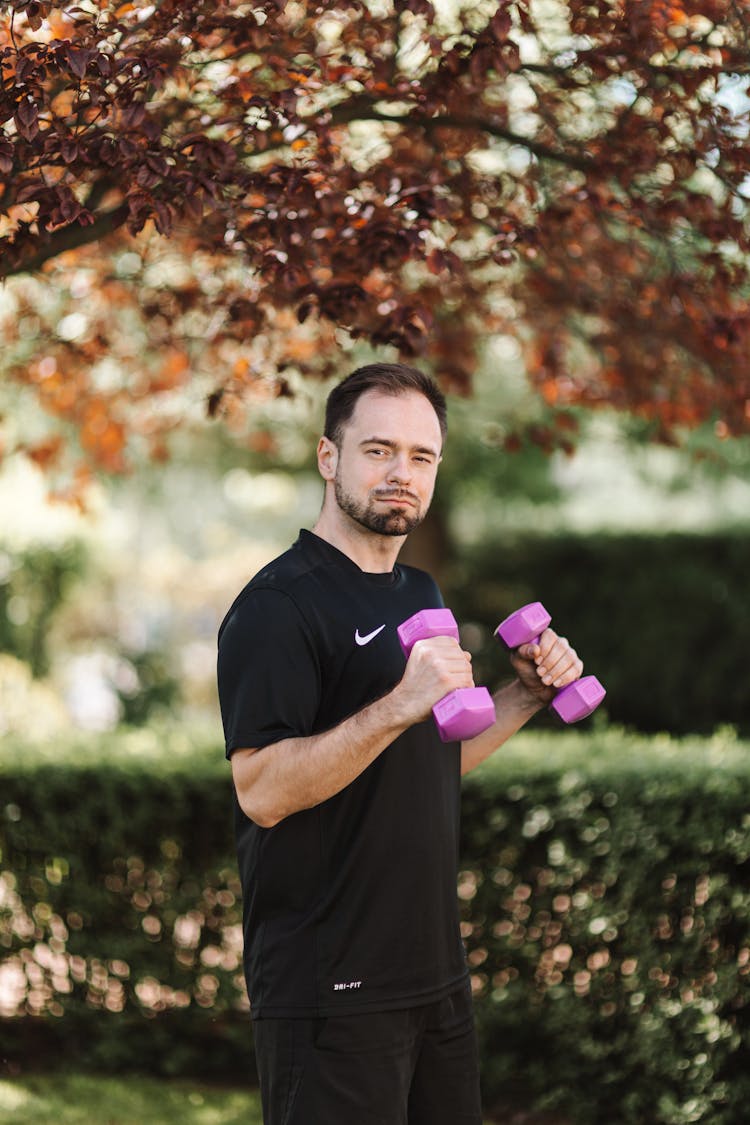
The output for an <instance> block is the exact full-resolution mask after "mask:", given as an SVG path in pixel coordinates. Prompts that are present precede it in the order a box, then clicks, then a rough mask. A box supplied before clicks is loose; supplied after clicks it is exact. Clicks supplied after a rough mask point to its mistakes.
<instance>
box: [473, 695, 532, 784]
mask: <svg viewBox="0 0 750 1125" xmlns="http://www.w3.org/2000/svg"><path fill="white" fill-rule="evenodd" d="M493 700H494V703H495V713H496V715H497V719H496V721H495V722H494V723H493V724H492V726H491V727H488V729H487V730H485V731H482V733H481V734H478V735H477V736H476V737H475V738H471V739H467V740H466V741H465V742H462V743H461V773H462V774H464V773H468V772H469V770H473V769H474V767H475V766H478V765H479V764H480V762H483V761H484V760H485V758H489V756H490V754H492V753H493V752H494V751H495V750H497V749H498V748H499V747H500V746H502V745H503V743H505V742H507V740H508V739H509V738H510V737H511V736H512V735H514V734H515V733H516V731H518V730H520V729H521V727H522V726H523V725H524V724H525V723H527V722H528V721H529V719H530V718H532V716H533V715H536V713H537V711H540V710H541V709H542V707H543V703H542V702H541V701H539V700H536V699H534V698H533V697H532V696H531V695H530V693H529V692H528V691H527V690H526V688H524V687H523V686H522V685H521V683H520V682H519V681H518V680H514V681H513V682H512V683H510V684H506V686H505V687H502V688H500V690H499V691H497V692H496V693H495V695H494V696H493Z"/></svg>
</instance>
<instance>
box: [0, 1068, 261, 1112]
mask: <svg viewBox="0 0 750 1125" xmlns="http://www.w3.org/2000/svg"><path fill="white" fill-rule="evenodd" d="M92 1122H96V1125H170V1123H172V1122H173V1123H174V1125H177V1123H178V1122H179V1125H261V1123H262V1117H261V1111H260V1098H259V1097H258V1095H257V1093H256V1092H255V1091H252V1090H240V1089H227V1088H226V1087H222V1086H211V1085H208V1084H206V1083H200V1082H191V1081H187V1080H175V1079H169V1080H166V1079H158V1078H143V1077H136V1076H132V1075H129V1076H127V1077H125V1078H111V1077H102V1076H99V1075H97V1076H94V1075H88V1074H75V1073H73V1074H70V1073H68V1074H28V1075H24V1076H23V1077H19V1078H0V1123H2V1125H92Z"/></svg>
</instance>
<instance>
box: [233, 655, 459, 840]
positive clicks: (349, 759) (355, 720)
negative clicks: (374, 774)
mask: <svg viewBox="0 0 750 1125" xmlns="http://www.w3.org/2000/svg"><path fill="white" fill-rule="evenodd" d="M473 686H474V681H473V679H472V675H471V658H470V656H469V655H468V653H466V652H464V651H463V650H462V649H461V647H460V646H459V645H458V643H457V642H456V641H455V640H453V638H451V637H432V638H430V639H429V640H424V641H417V643H416V644H415V645H414V647H413V649H412V651H411V654H410V656H409V659H408V661H407V664H406V670H405V671H404V675H403V678H402V679H401V681H400V682H399V683H398V684H397V685H396V687H395V688H393V689H392V691H390V692H388V694H387V695H384V696H383V697H382V698H381V699H377V700H375V701H374V702H373V703H370V704H368V705H367V706H366V707H364V708H363V709H362V710H361V711H358V712H356V714H354V715H351V716H349V718H347V719H344V721H343V722H341V723H339V724H338V725H337V726H335V727H333V728H332V729H331V730H328V731H325V732H323V733H321V734H314V735H308V736H306V737H300V738H285V739H283V740H282V741H280V742H275V743H272V744H271V745H269V746H264V747H261V748H260V749H256V748H243V749H237V750H235V751H234V752H233V753H232V757H231V761H232V778H233V781H234V785H235V789H236V792H237V799H238V801H239V803H240V807H241V808H242V810H243V812H244V813H245V815H246V816H248V817H249V818H250V819H251V820H253V821H255V823H256V824H258V825H260V826H261V828H272V827H273V826H274V825H275V824H278V823H279V822H280V821H281V820H283V819H284V818H285V817H287V816H290V815H291V814H292V813H295V812H299V811H300V810H301V809H309V808H313V807H314V806H315V805H319V804H320V803H321V802H322V801H326V800H328V798H329V797H333V796H334V795H335V794H336V793H339V792H341V790H342V789H344V788H345V787H346V786H347V785H349V784H350V783H351V782H352V781H354V779H355V778H357V777H359V775H360V774H361V773H362V772H363V771H364V770H365V769H366V768H367V767H368V766H369V765H370V764H371V763H372V762H374V761H375V759H376V758H377V757H378V755H379V754H381V753H382V752H383V750H385V748H386V746H389V745H390V744H391V743H392V742H393V741H394V739H396V738H397V737H398V736H399V735H400V734H402V733H403V732H404V731H405V730H406V729H407V728H408V727H410V726H412V725H413V724H414V723H417V722H421V721H422V720H423V719H426V718H427V717H428V715H429V714H430V710H431V708H432V706H433V705H434V704H435V703H437V701H438V699H442V697H443V696H444V695H447V694H448V692H449V691H453V690H454V689H456V688H463V687H473Z"/></svg>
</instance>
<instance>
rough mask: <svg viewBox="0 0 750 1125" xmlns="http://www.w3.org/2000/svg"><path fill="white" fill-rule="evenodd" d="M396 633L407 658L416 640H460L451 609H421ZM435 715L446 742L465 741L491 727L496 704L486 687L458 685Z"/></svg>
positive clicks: (434, 710)
mask: <svg viewBox="0 0 750 1125" xmlns="http://www.w3.org/2000/svg"><path fill="white" fill-rule="evenodd" d="M396 632H397V634H398V639H399V641H400V643H401V648H402V649H403V653H404V656H405V657H406V658H407V659H408V657H409V653H410V652H411V650H412V648H413V647H414V645H415V644H416V643H417V641H423V640H425V639H426V638H428V637H453V638H454V639H455V640H458V639H459V635H458V625H457V624H456V619H455V617H454V616H453V614H452V613H451V611H450V610H449V609H422V610H420V611H419V613H415V614H414V615H413V616H412V617H410V618H408V620H406V621H404V622H402V623H401V625H399V627H398V629H397V630H396ZM432 714H433V716H434V719H435V722H436V724H437V729H438V734H439V735H440V737H441V739H442V740H443V742H453V741H458V742H462V741H463V740H464V739H465V738H474V736H475V735H477V734H481V733H482V731H483V730H487V728H488V727H491V726H492V724H493V723H494V721H495V704H494V703H493V701H492V696H491V695H490V693H489V692H488V691H487V688H486V687H473V688H457V689H456V690H455V691H450V692H448V694H447V695H444V696H443V698H442V699H439V700H438V702H437V703H436V704H435V706H434V707H433V708H432Z"/></svg>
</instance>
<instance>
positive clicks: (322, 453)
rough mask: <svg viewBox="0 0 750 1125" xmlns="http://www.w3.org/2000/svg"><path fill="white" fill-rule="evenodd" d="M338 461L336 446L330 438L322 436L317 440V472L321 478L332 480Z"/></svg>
mask: <svg viewBox="0 0 750 1125" xmlns="http://www.w3.org/2000/svg"><path fill="white" fill-rule="evenodd" d="M338 463H339V451H338V447H337V446H336V445H334V443H333V442H332V441H331V440H330V438H327V437H322V438H321V439H320V441H319V442H318V472H319V473H320V475H321V476H322V478H323V480H333V479H334V478H335V476H336V468H337V466H338Z"/></svg>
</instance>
